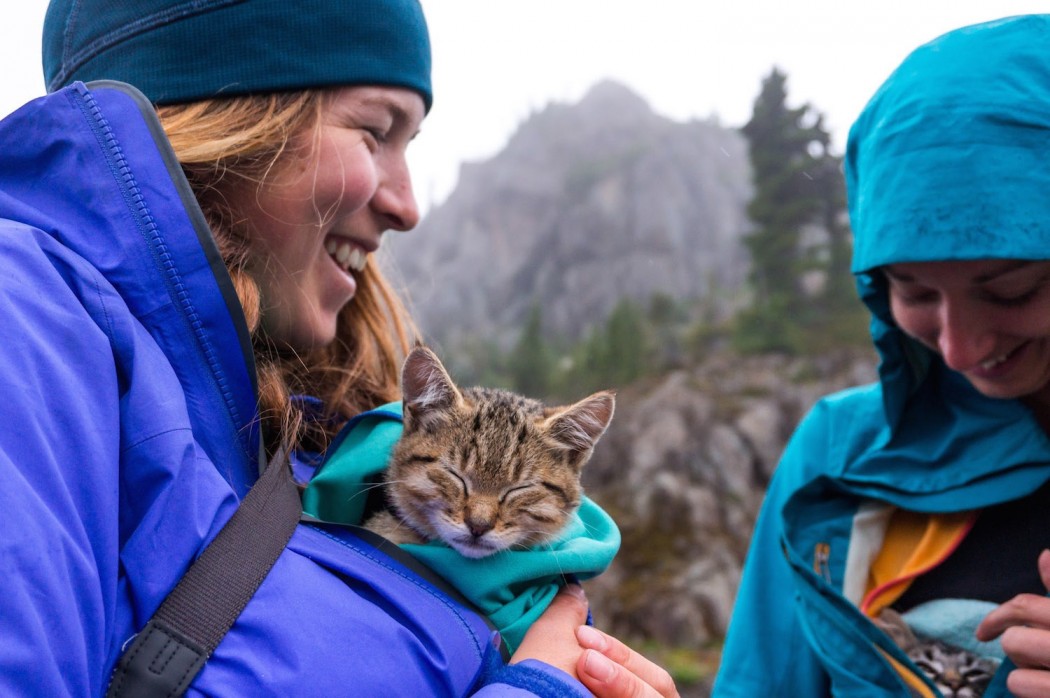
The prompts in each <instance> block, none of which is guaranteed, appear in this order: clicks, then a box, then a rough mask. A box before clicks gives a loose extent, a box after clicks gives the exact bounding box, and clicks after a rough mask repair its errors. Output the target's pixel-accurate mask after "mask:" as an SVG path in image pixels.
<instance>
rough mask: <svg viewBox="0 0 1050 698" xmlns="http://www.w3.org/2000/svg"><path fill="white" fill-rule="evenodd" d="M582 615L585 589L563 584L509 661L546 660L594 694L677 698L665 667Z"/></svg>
mask: <svg viewBox="0 0 1050 698" xmlns="http://www.w3.org/2000/svg"><path fill="white" fill-rule="evenodd" d="M586 620H587V597H586V595H585V594H584V593H583V588H582V587H580V586H579V585H577V584H570V585H568V586H566V587H565V588H564V589H562V590H561V591H560V592H558V595H557V596H555V597H554V600H553V601H551V605H550V606H549V607H548V608H547V610H546V611H544V612H543V615H541V616H540V617H539V618H538V619H537V620H536V622H535V623H533V624H532V627H531V628H529V631H528V632H527V633H525V638H524V639H523V640H522V642H521V645H520V646H519V647H518V650H517V651H516V652H515V653H514V656H513V657H511V663H512V664H513V663H515V662H520V661H522V660H525V659H538V660H540V661H542V662H546V663H547V664H550V665H551V666H555V667H557V668H559V669H561V670H562V671H564V672H566V673H567V674H569V675H570V676H573V677H574V678H577V679H579V680H580V682H581V683H583V685H584V686H586V687H587V689H588V690H590V691H591V692H592V693H593V694H594V695H595V696H597V698H677V696H678V690H677V689H676V688H675V685H674V681H672V680H671V676H670V675H669V674H668V673H667V672H666V671H665V670H664V669H662V668H661V667H659V666H657V665H656V664H654V663H653V662H651V661H649V660H648V659H646V658H645V657H643V656H642V655H640V654H638V653H637V652H635V651H634V650H632V649H630V648H629V647H627V645H625V644H623V643H622V642H620V641H619V640H617V639H616V638H614V637H612V636H610V635H606V634H605V633H603V632H601V631H599V630H595V629H594V628H592V627H590V626H588V625H585V623H586Z"/></svg>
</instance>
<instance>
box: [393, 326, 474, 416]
mask: <svg viewBox="0 0 1050 698" xmlns="http://www.w3.org/2000/svg"><path fill="white" fill-rule="evenodd" d="M401 397H402V400H403V403H404V408H403V412H404V415H405V429H406V430H411V429H416V428H419V427H425V426H427V425H429V424H432V423H433V422H434V421H436V420H439V419H441V418H442V417H443V416H444V414H445V413H447V412H449V411H450V410H452V409H453V408H454V407H457V406H459V405H460V404H461V403H462V402H463V398H462V396H461V395H460V394H459V390H457V389H456V385H455V383H453V382H452V378H451V377H449V375H448V371H446V370H445V367H444V366H443V365H442V364H441V360H440V359H438V357H437V355H436V354H434V352H432V351H430V350H429V349H427V348H426V347H424V346H417V347H416V348H415V349H413V350H412V351H411V352H410V353H409V355H408V358H406V359H405V363H404V365H403V366H402V368H401Z"/></svg>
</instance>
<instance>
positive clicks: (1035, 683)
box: [1006, 669, 1050, 698]
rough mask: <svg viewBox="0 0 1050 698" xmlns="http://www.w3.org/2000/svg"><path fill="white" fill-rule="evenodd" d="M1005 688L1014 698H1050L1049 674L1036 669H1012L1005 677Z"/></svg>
mask: <svg viewBox="0 0 1050 698" xmlns="http://www.w3.org/2000/svg"><path fill="white" fill-rule="evenodd" d="M1006 688H1007V690H1009V691H1010V695H1012V696H1016V698H1043V697H1044V696H1050V672H1046V671H1040V670H1037V669H1014V670H1013V671H1011V672H1010V675H1009V676H1007V677H1006Z"/></svg>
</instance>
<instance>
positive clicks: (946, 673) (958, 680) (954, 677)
mask: <svg viewBox="0 0 1050 698" xmlns="http://www.w3.org/2000/svg"><path fill="white" fill-rule="evenodd" d="M874 621H875V624H876V625H877V626H879V628H881V629H882V630H883V632H885V633H886V634H888V635H889V636H890V638H891V639H892V640H893V641H894V642H896V643H897V645H898V646H900V648H901V649H903V650H904V652H905V654H907V655H908V658H909V659H910V660H911V661H912V662H913V663H914V664H915V666H917V667H918V668H919V669H920V670H921V671H922V673H923V674H925V675H926V677H927V678H929V679H930V681H932V682H933V684H934V685H935V686H936V687H937V690H939V691H940V692H941V695H943V696H944V698H979V697H980V696H982V695H984V691H985V689H986V688H988V684H990V683H991V681H992V677H993V675H994V674H995V672H996V670H997V669H998V668H999V662H998V661H996V660H994V659H989V658H986V657H981V656H978V655H976V654H974V653H973V652H970V651H969V650H966V649H963V648H960V647H954V646H952V645H948V644H945V643H943V642H940V641H939V640H929V639H920V638H918V637H917V636H916V635H915V634H914V633H913V632H912V630H911V628H910V627H909V626H908V624H907V621H905V620H904V617H903V616H901V615H900V614H899V613H897V612H896V611H894V610H893V609H892V608H886V609H883V610H882V611H881V612H880V613H879V616H878V617H877V618H875V619H874Z"/></svg>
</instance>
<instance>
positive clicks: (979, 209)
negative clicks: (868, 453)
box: [845, 15, 1050, 423]
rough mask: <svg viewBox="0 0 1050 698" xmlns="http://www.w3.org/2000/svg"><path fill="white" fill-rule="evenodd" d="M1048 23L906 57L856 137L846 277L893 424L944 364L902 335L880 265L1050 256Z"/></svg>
mask: <svg viewBox="0 0 1050 698" xmlns="http://www.w3.org/2000/svg"><path fill="white" fill-rule="evenodd" d="M1048 42H1050V15H1025V16H1019V17H1008V18H1005V19H1000V20H996V21H992V22H986V23H983V24H977V25H973V26H968V27H964V28H961V29H958V30H955V31H952V32H949V33H948V34H945V35H943V36H941V37H939V38H937V39H935V40H933V41H931V42H929V43H927V44H925V45H923V46H920V47H919V48H918V49H916V50H915V51H914V52H912V53H911V54H910V55H909V56H908V57H907V58H906V59H905V60H904V62H903V63H902V64H901V65H900V67H898V68H897V70H896V71H894V72H893V73H892V74H891V75H890V77H889V78H888V79H887V80H886V82H885V83H884V84H883V85H882V87H880V88H879V90H878V91H877V92H876V93H875V95H874V96H873V97H872V99H871V101H870V102H869V103H868V104H867V106H866V107H865V108H864V110H863V111H862V113H861V115H860V116H859V118H858V119H857V121H856V122H855V123H854V125H853V127H852V128H851V130H850V133H849V140H848V144H847V149H846V161H845V173H846V185H847V192H848V204H849V214H850V223H851V226H852V228H853V235H854V254H853V265H852V269H853V272H854V274H855V275H856V278H857V285H858V290H859V293H860V296H861V299H862V300H863V302H864V303H865V304H866V305H867V307H868V309H869V311H870V312H871V314H872V335H873V339H874V341H875V345H876V348H877V349H878V351H879V354H880V356H881V358H882V365H881V366H880V377H881V380H882V384H883V388H884V399H885V402H886V410H887V416H888V418H889V419H890V421H891V422H893V423H895V422H896V421H897V420H898V419H899V417H900V413H901V410H902V409H903V407H904V403H905V401H906V400H907V399H908V397H909V396H910V395H912V394H913V393H914V392H915V391H916V390H918V389H919V388H920V386H921V384H922V383H923V382H924V381H925V380H926V378H927V376H928V375H929V374H930V370H931V367H932V366H934V365H935V364H939V363H940V361H939V359H938V358H937V357H936V356H935V355H934V354H933V353H932V352H930V351H929V350H927V349H925V348H924V347H922V346H921V345H919V344H918V343H917V342H914V341H912V340H910V339H908V338H906V337H905V336H904V335H903V333H902V332H900V330H898V329H897V328H896V325H895V324H894V322H893V320H892V317H891V315H890V309H889V299H888V292H887V287H886V283H885V281H884V278H883V276H882V274H881V273H880V272H878V269H879V267H881V266H883V265H886V264H893V263H899V262H920V261H938V260H967V259H983V258H1002V259H1046V258H1048V257H1050V254H1048V252H1047V251H1048V250H1050V198H1048V197H1047V196H1046V192H1047V191H1050V160H1048V159H1047V158H1046V155H1045V154H1046V152H1047V150H1048V146H1050V110H1048V109H1047V108H1046V105H1048V104H1050V53H1047V51H1046V50H1045V46H1046V45H1047V43H1048Z"/></svg>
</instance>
